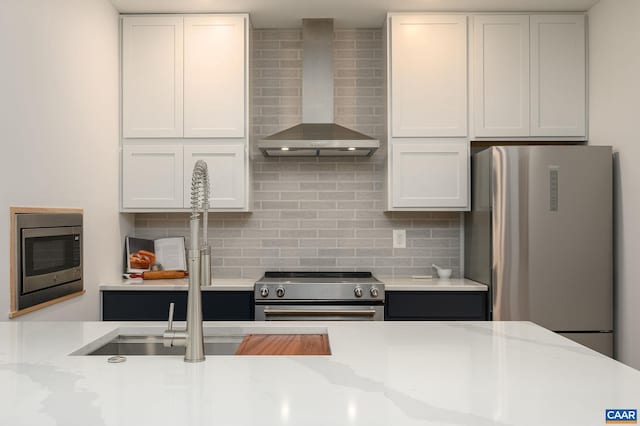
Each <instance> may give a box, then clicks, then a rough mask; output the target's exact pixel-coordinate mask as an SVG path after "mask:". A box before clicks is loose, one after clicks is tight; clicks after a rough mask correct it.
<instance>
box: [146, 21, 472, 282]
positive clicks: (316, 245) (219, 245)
mask: <svg viewBox="0 0 640 426" xmlns="http://www.w3.org/2000/svg"><path fill="white" fill-rule="evenodd" d="M382 34H383V32H382V30H379V29H355V30H354V29H336V30H335V33H334V82H335V87H334V96H335V97H334V115H335V118H336V122H337V123H338V124H341V125H343V126H347V127H350V128H353V129H355V130H358V131H360V132H363V133H365V134H369V135H371V136H373V137H376V138H379V139H380V141H381V144H382V147H381V149H379V150H378V152H376V154H374V156H373V157H372V158H367V159H361V158H351V157H350V158H280V159H270V158H264V157H262V155H261V154H260V153H259V151H258V150H257V149H255V144H256V141H257V140H258V139H260V138H261V137H263V136H267V135H269V134H272V133H275V132H277V131H279V130H283V129H285V128H287V127H289V126H292V125H295V124H298V123H300V122H301V120H302V116H301V115H302V106H301V99H302V97H301V95H302V32H301V30H297V29H294V30H282V29H278V30H254V31H253V45H252V46H253V61H252V67H251V78H252V91H253V93H252V101H253V106H252V108H253V110H252V114H253V117H252V122H251V146H252V147H253V149H252V157H253V160H252V167H253V209H252V212H251V213H211V214H210V215H209V229H208V232H209V243H210V245H211V246H212V269H213V270H212V275H213V277H219V278H223V277H227V278H228V277H231V278H235V277H244V278H258V277H259V276H261V275H262V273H263V272H264V271H265V270H342V271H355V270H371V271H373V272H374V273H376V274H377V275H380V276H396V277H402V276H408V275H425V274H431V273H432V269H431V264H432V263H437V264H438V265H440V266H443V267H444V266H446V267H451V268H452V269H453V274H454V276H460V238H461V222H460V214H459V213H455V212H451V213H449V212H426V213H422V212H393V213H384V212H383V209H384V186H383V185H384V179H385V161H386V135H385V121H386V115H385V102H386V100H385V93H384V84H385V83H384V52H383V41H382ZM393 229H406V230H407V248H403V249H394V248H393V245H392V230H393ZM135 234H136V235H137V236H139V237H149V238H158V237H163V236H180V235H183V236H185V237H187V238H188V237H189V215H188V214H187V213H140V214H137V215H136V219H135Z"/></svg>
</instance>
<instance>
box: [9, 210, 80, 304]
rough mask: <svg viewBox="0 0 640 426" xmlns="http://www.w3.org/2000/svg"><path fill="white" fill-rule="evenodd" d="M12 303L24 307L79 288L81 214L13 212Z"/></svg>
mask: <svg viewBox="0 0 640 426" xmlns="http://www.w3.org/2000/svg"><path fill="white" fill-rule="evenodd" d="M14 232H15V233H16V241H17V242H19V243H18V244H16V247H15V250H16V253H15V255H16V256H15V258H16V260H17V265H15V267H16V271H18V272H17V274H16V276H17V280H18V283H17V284H18V285H17V289H18V291H16V299H17V300H16V304H17V307H18V309H25V308H28V307H30V306H34V305H37V304H40V303H43V302H46V301H49V300H52V299H55V298H58V297H61V296H64V295H67V294H71V293H75V292H78V291H81V290H82V289H83V281H82V245H83V242H82V214H80V213H19V214H16V229H15V230H14Z"/></svg>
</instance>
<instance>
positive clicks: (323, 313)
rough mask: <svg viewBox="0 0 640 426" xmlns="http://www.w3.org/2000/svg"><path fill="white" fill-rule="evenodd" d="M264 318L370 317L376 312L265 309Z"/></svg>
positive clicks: (368, 310)
mask: <svg viewBox="0 0 640 426" xmlns="http://www.w3.org/2000/svg"><path fill="white" fill-rule="evenodd" d="M264 314H265V316H268V315H280V316H286V315H288V316H297V315H317V316H338V315H342V316H352V317H372V316H375V314H376V311H375V310H373V309H367V310H362V309H360V310H357V309H340V310H337V309H335V310H332V309H269V308H265V310H264Z"/></svg>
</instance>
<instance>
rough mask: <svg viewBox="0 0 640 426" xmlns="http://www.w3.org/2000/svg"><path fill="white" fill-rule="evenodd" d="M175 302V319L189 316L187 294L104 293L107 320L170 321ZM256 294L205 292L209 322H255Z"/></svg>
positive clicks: (150, 292)
mask: <svg viewBox="0 0 640 426" xmlns="http://www.w3.org/2000/svg"><path fill="white" fill-rule="evenodd" d="M172 302H173V303H175V304H176V305H175V313H174V319H175V320H176V321H184V320H185V319H186V317H187V292H186V291H131V290H129V291H103V292H102V319H103V321H166V320H167V318H168V317H169V303H172ZM253 304H254V302H253V292H252V291H203V292H202V316H203V318H204V320H205V321H253V319H254V318H253V316H254V306H253Z"/></svg>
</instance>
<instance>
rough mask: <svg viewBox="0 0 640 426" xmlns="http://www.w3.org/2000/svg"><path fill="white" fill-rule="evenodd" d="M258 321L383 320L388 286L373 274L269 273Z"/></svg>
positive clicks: (258, 296) (262, 284) (259, 286)
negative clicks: (385, 293) (385, 290)
mask: <svg viewBox="0 0 640 426" xmlns="http://www.w3.org/2000/svg"><path fill="white" fill-rule="evenodd" d="M254 293H255V301H256V309H255V312H256V313H255V319H256V321H319V320H322V321H382V320H383V319H384V283H382V282H380V281H378V279H376V277H374V276H373V274H371V272H265V274H264V276H263V277H262V278H260V279H259V280H258V281H257V282H256V284H255V286H254Z"/></svg>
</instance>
